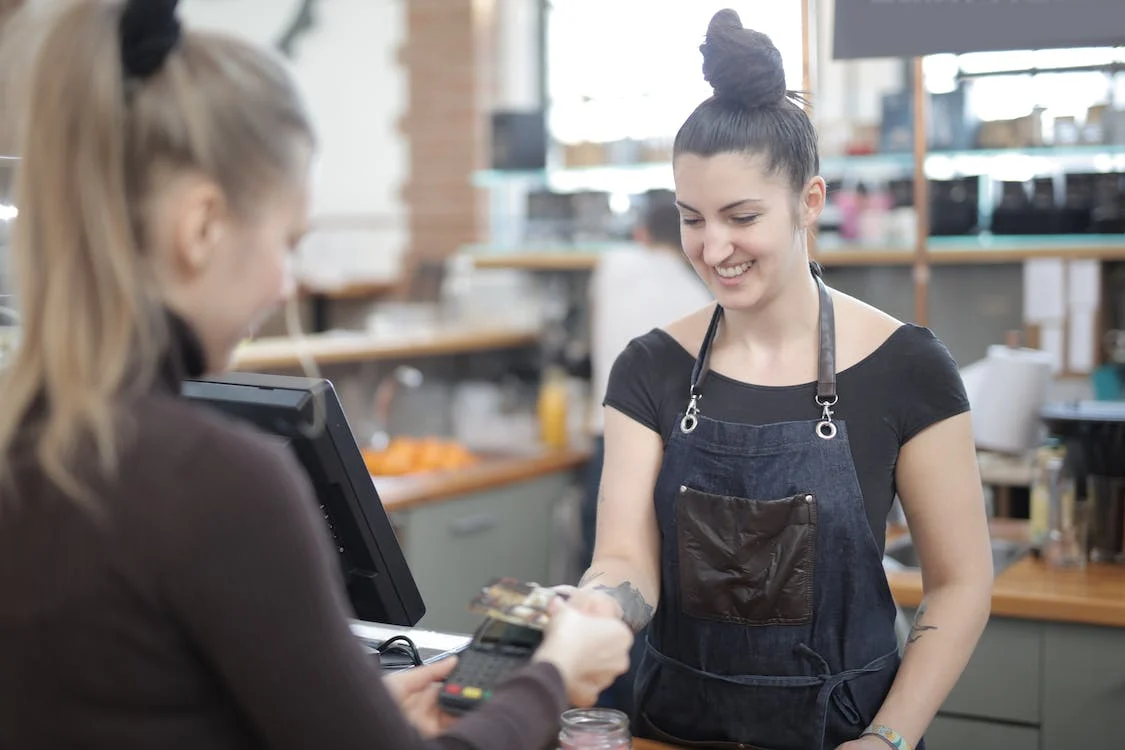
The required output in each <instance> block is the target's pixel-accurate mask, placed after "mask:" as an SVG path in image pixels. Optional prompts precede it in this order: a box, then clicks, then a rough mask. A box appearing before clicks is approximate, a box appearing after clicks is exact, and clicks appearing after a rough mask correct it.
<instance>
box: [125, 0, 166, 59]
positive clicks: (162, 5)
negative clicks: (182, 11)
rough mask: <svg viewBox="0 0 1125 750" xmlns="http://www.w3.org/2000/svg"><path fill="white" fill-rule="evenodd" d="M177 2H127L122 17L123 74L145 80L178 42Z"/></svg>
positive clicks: (136, 0)
mask: <svg viewBox="0 0 1125 750" xmlns="http://www.w3.org/2000/svg"><path fill="white" fill-rule="evenodd" d="M178 4H179V0H128V2H126V3H125V9H124V11H122V13H121V26H120V34H121V65H122V67H124V68H125V74H126V75H127V76H132V77H135V78H148V77H149V76H151V75H152V74H153V73H155V72H156V71H158V70H160V68H161V66H163V65H164V61H165V60H166V59H168V53H170V52H171V51H172V50H173V49H174V48H175V46H176V44H177V43H179V41H180V33H181V31H180V19H178V18H176V6H177V5H178Z"/></svg>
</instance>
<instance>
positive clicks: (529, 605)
mask: <svg viewBox="0 0 1125 750" xmlns="http://www.w3.org/2000/svg"><path fill="white" fill-rule="evenodd" d="M557 596H559V594H558V593H557V592H555V591H553V590H551V589H548V588H544V587H542V586H540V585H538V584H536V583H525V582H524V581H519V580H516V579H515V578H506V577H505V578H495V579H493V580H492V581H490V582H489V583H488V584H487V585H486V586H484V587H483V588H481V590H480V592H478V593H477V595H476V596H474V597H473V600H472V601H471V602H470V603H469V610H470V611H472V612H477V613H479V614H482V615H485V616H486V617H492V618H494V619H497V620H501V621H503V622H508V623H511V624H513V625H522V626H524V627H526V628H535V629H536V630H543V629H544V628H545V627H547V623H548V622H550V619H551V616H550V615H549V614H548V613H547V608H548V607H549V606H550V605H551V602H552V601H553V600H554V599H555V598H556V597H557Z"/></svg>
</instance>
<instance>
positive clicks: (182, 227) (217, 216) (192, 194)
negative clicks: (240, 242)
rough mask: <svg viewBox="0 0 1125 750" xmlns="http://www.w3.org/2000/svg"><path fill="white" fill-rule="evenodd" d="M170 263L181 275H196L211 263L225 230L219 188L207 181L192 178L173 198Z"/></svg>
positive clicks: (225, 214) (225, 217)
mask: <svg viewBox="0 0 1125 750" xmlns="http://www.w3.org/2000/svg"><path fill="white" fill-rule="evenodd" d="M173 211H174V234H173V242H172V244H173V247H172V252H173V264H174V266H175V268H176V269H177V270H178V271H179V272H180V273H181V274H183V275H185V276H187V277H189V278H191V277H195V276H198V275H200V274H202V273H203V272H204V270H205V269H206V268H207V267H208V266H209V265H211V263H212V262H213V261H214V259H215V256H216V253H217V251H218V250H219V248H220V247H221V246H222V244H223V242H224V239H225V237H226V234H227V232H228V231H229V213H228V210H227V205H226V201H225V199H224V197H223V193H222V191H221V190H220V189H219V187H218V186H217V185H215V184H214V183H213V182H211V181H210V180H193V181H192V182H191V184H189V185H186V186H184V187H183V189H182V190H181V191H179V195H178V196H177V200H176V201H175V206H174V208H173Z"/></svg>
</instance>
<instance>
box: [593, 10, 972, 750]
mask: <svg viewBox="0 0 1125 750" xmlns="http://www.w3.org/2000/svg"><path fill="white" fill-rule="evenodd" d="M701 51H702V53H703V73H704V77H705V78H706V79H707V80H708V82H709V83H710V84H711V86H712V87H713V88H714V96H712V97H711V98H709V99H707V100H706V101H704V102H703V103H701V104H700V105H699V106H698V107H697V108H696V110H695V111H694V112H693V113H692V114H691V115H690V117H688V119H687V121H686V122H685V123H684V124H683V126H682V127H681V128H680V131H679V133H678V134H677V136H676V139H675V144H674V162H673V169H674V175H675V185H676V199H677V203H678V205H679V207H680V213H681V225H682V235H683V247H684V252H685V253H686V254H687V257H688V259H689V260H690V261H691V263H692V265H693V266H694V267H695V270H696V272H697V273H698V274H699V275H700V277H701V278H702V279H703V280H704V282H706V284H707V285H708V286H709V287H710V289H711V292H712V294H713V296H714V298H715V304H713V305H709V306H708V307H706V308H704V309H702V310H700V311H698V312H696V313H695V314H692V315H689V316H687V317H686V318H684V319H682V320H680V321H679V322H676V323H673V324H671V325H669V326H667V327H666V328H664V329H655V330H653V331H651V332H650V333H647V334H645V335H643V336H640V337H639V338H637V339H634V340H633V341H632V342H631V343H630V344H629V346H628V347H627V348H626V349H625V351H624V352H623V353H622V354H621V355H620V357H619V358H618V360H617V362H616V363H615V365H614V368H613V371H612V374H611V376H610V381H609V386H608V390H607V395H606V400H605V403H606V406H607V410H606V415H605V452H606V455H605V469H604V473H603V478H602V485H601V499H600V503H599V507H598V521H597V523H598V525H597V539H596V545H595V550H594V557H593V563H592V565H591V567H590V569H589V571H588V572H587V573H586V575H585V576H584V578H583V583H582V584H581V586H582V591H580V592H579V593H577V594H575V598H574V599H572V603H573V604H575V605H576V606H578V605H581V606H583V607H586V608H589V609H592V610H597V611H607V612H609V611H612V612H616V613H617V614H619V615H622V616H623V617H624V618H625V620H626V621H627V622H629V624H630V625H632V626H633V627H634V628H635V629H639V628H641V627H642V626H644V625H645V624H646V623H648V622H649V620H650V619H651V626H650V627H649V637H648V643H647V649H646V652H645V656H644V658H643V660H642V663H641V665H640V667H639V670H638V676H637V692H636V701H637V715H636V717H635V720H636V727H637V731H638V732H639V733H640V734H641V735H644V736H648V737H653V738H656V739H664V740H667V741H670V742H675V743H680V744H684V745H687V746H690V747H714V748H721V747H754V748H768V749H769V750H811V749H812V748H817V749H819V748H824V749H825V750H832V749H833V748H837V747H846V748H848V749H849V750H859V749H860V748H871V749H872V750H878V749H879V748H883V749H884V750H885V748H886V747H887V746H888V745H890V746H892V747H895V748H910V747H911V746H920V744H921V738H922V735H923V733H924V732H925V730H926V727H927V725H928V724H929V723H930V721H931V720H932V718H933V716H934V714H935V712H936V710H937V708H938V707H939V706H940V705H941V703H942V701H943V700H944V699H945V697H946V695H947V694H948V692H949V691H950V689H951V688H952V686H953V685H954V683H955V682H956V680H957V678H958V676H959V675H960V673H961V671H962V669H963V668H964V666H965V663H966V662H967V660H968V659H969V656H970V654H971V652H972V651H973V648H974V646H975V644H976V642H977V640H978V638H979V636H980V633H981V631H982V629H983V627H984V624H985V622H986V619H987V617H988V611H989V593H990V586H991V580H992V563H991V556H990V553H989V544H988V532H987V526H986V518H985V512H984V503H983V500H982V497H981V485H980V479H979V476H978V472H977V465H976V458H975V453H974V447H973V439H972V430H971V427H970V416H969V413H968V408H969V407H968V403H967V401H966V397H965V392H964V389H963V386H962V383H961V380H960V377H959V375H958V371H957V368H956V366H955V364H954V362H953V360H952V359H951V357H950V356H949V353H948V351H947V350H946V349H945V347H944V346H943V345H942V344H941V343H940V342H939V341H938V340H937V339H936V338H935V337H934V336H933V334H932V333H930V331H928V330H927V329H925V328H921V327H918V326H915V325H910V324H903V323H901V322H899V321H897V320H894V319H893V318H891V317H890V316H888V315H886V314H884V313H882V312H880V311H879V310H876V309H873V308H871V307H869V306H867V305H865V304H863V303H862V302H860V301H858V300H856V299H853V298H852V297H849V296H847V295H845V294H842V293H840V292H838V291H835V290H832V289H829V288H828V287H827V286H826V285H825V283H824V281H823V280H822V279H821V278H820V273H819V269H818V268H817V267H815V266H813V267H812V272H811V273H810V263H809V255H808V246H807V241H806V238H807V236H808V233H809V229H810V227H812V226H813V224H814V223H815V221H816V219H817V216H818V215H819V213H820V211H821V209H822V207H823V206H824V201H825V184H824V180H823V179H821V178H820V177H819V176H818V175H817V172H818V156H817V137H816V133H815V132H814V129H813V126H812V124H811V122H810V120H809V118H808V116H807V115H806V113H805V111H804V109H803V108H802V107H801V104H800V99H799V97H798V96H797V95H795V94H793V93H791V92H787V91H786V86H785V75H784V71H783V69H782V62H781V56H780V55H779V53H778V51H777V49H776V48H775V47H774V46H773V44H772V43H771V42H770V40H769V39H768V38H767V37H766V36H764V35H763V34H760V33H758V32H755V31H751V30H748V29H744V28H743V27H742V24H741V22H740V20H739V18H738V16H737V15H736V14H735V13H734V12H733V11H729V10H728V11H721V12H720V13H718V14H716V16H715V17H714V19H713V20H712V22H711V25H710V27H709V29H708V31H707V37H706V41H705V43H704V44H703V46H702V48H701ZM896 493H897V494H898V495H899V496H900V497H901V500H902V504H903V507H904V509H905V511H906V514H907V517H908V520H909V523H910V527H911V529H912V532H913V535H914V538H915V540H916V543H917V546H918V550H919V554H920V556H921V560H922V569H923V577H924V581H925V598H924V602H923V604H922V606H921V607H920V608H919V610H918V616H917V619H916V621H915V623H914V625H913V629H912V631H911V635H910V638H909V641H910V643H909V645H907V646H906V649H905V654H904V656H903V658H902V659H901V666H900V658H899V653H898V649H897V642H896V638H895V630H894V620H895V614H896V610H895V605H894V602H893V601H892V599H891V595H890V591H889V589H888V585H887V580H886V576H885V574H884V571H883V567H882V564H881V559H882V548H883V543H884V531H885V522H886V520H885V519H886V516H887V513H888V510H889V509H890V506H891V502H892V500H893V498H894V497H895V494H896ZM654 610H655V614H654Z"/></svg>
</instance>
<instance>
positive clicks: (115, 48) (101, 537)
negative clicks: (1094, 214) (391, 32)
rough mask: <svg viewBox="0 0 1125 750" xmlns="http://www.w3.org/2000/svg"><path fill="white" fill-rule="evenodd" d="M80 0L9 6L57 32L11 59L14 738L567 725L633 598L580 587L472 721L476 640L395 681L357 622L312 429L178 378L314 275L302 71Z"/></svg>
mask: <svg viewBox="0 0 1125 750" xmlns="http://www.w3.org/2000/svg"><path fill="white" fill-rule="evenodd" d="M56 5H58V6H59V7H58V8H54V9H50V10H51V12H49V13H48V15H46V16H44V17H40V16H38V15H36V14H37V13H39V12H40V11H41V10H42V4H40V3H29V4H28V6H27V10H26V11H24V12H25V13H28V14H30V15H26V16H24V17H23V18H20V17H19V15H18V14H17V16H16V17H14V18H13V19H11V20H10V21H9V23H11V24H15V25H17V27H16V28H10V29H8V31H12V32H17V31H18V35H14V36H13V37H12V39H11V40H9V41H8V42H5V45H6V46H7V45H9V44H22V43H24V42H27V43H30V44H32V45H33V49H31V50H29V52H28V54H29V57H27V58H24V57H17V58H15V59H12V58H9V59H10V60H12V63H11V67H7V68H6V67H5V66H3V65H0V70H5V72H6V73H12V72H14V73H16V74H18V76H19V78H20V80H21V83H23V84H26V95H27V97H26V99H25V100H23V101H22V103H21V104H20V106H19V108H18V109H16V110H15V111H18V112H19V113H20V114H21V115H22V117H23V123H22V128H21V130H22V132H21V139H20V144H19V155H20V156H22V157H23V160H22V163H21V165H20V168H19V173H18V176H17V200H18V204H19V209H20V215H19V218H18V220H17V222H16V224H15V228H14V235H13V247H12V250H13V252H14V254H15V259H16V261H17V272H18V277H17V278H18V288H19V300H20V303H21V306H22V313H23V329H22V343H21V345H20V347H19V349H18V351H17V352H16V354H15V357H14V361H13V362H11V363H10V365H9V366H8V368H7V370H6V371H5V372H3V374H2V379H3V380H2V383H0V393H3V398H0V479H2V480H3V484H2V485H0V747H4V748H21V750H35V749H36V748H74V749H79V750H80V749H81V748H113V750H129V749H130V748H138V749H139V748H146V749H148V748H161V749H162V750H180V749H183V750H202V749H203V748H208V749H209V750H233V749H234V748H238V749H239V750H249V749H250V748H263V749H264V748H291V749H292V750H308V749H309V748H355V749H356V750H359V749H361V748H362V750H376V749H377V748H386V749H387V750H410V749H411V748H423V747H433V748H438V747H441V748H458V749H459V750H462V749H464V748H479V749H480V750H496V749H498V748H504V749H507V750H528V748H534V747H543V746H544V745H545V744H546V743H547V742H548V740H549V739H550V738H551V736H552V734H553V733H554V731H555V728H556V726H557V720H558V716H559V713H560V712H561V711H562V710H563V709H564V708H565V707H566V705H567V704H568V702H573V703H580V704H590V703H592V702H593V701H594V699H595V698H596V696H597V694H598V692H599V691H601V690H602V689H604V688H605V687H606V686H607V685H608V684H609V683H610V682H611V681H612V679H613V678H614V677H615V676H617V675H618V674H620V673H622V672H623V671H624V670H625V668H626V665H627V656H626V654H627V652H628V648H629V645H630V642H631V635H630V633H629V629H628V628H627V627H625V625H624V624H622V623H621V622H620V621H617V620H614V619H612V618H607V617H595V616H591V615H586V614H582V613H580V612H577V611H576V610H574V609H572V608H569V607H566V606H563V607H561V608H559V609H558V611H557V612H556V613H555V617H554V618H553V619H552V623H551V626H550V628H549V632H548V633H547V635H546V638H545V642H544V643H543V645H542V647H541V649H540V650H539V651H538V653H537V654H536V657H535V663H533V664H531V665H529V666H528V667H526V668H524V669H523V670H522V671H520V672H518V673H517V674H516V675H514V676H513V677H511V678H510V679H509V680H508V681H507V682H506V683H505V684H504V685H503V686H501V687H500V688H498V689H497V691H496V693H495V695H494V697H493V699H492V701H491V702H490V703H489V705H487V706H485V707H483V708H481V709H479V710H477V711H476V712H474V713H473V714H471V715H469V716H468V717H466V718H464V719H461V720H460V721H457V722H456V723H454V722H453V721H452V720H451V719H450V718H449V717H447V716H444V715H442V714H441V713H440V712H439V711H438V709H437V703H436V696H437V691H436V685H435V684H434V681H435V680H439V679H441V678H442V677H443V676H444V675H446V674H447V673H448V671H449V669H450V667H451V666H452V662H451V661H447V662H443V663H442V664H441V665H437V666H433V667H428V668H420V669H418V670H411V671H410V672H407V673H405V674H402V675H400V676H399V677H397V678H392V679H391V680H388V681H387V683H386V684H384V682H383V681H382V680H381V679H380V674H379V670H378V668H377V665H376V664H375V663H374V662H373V660H372V659H371V658H370V657H368V656H367V655H366V654H365V653H364V651H363V649H362V647H361V646H360V645H359V643H358V641H357V640H356V639H355V638H354V637H353V636H352V635H351V632H350V630H349V627H348V615H349V611H348V608H347V600H346V596H345V593H344V591H343V587H342V585H341V583H340V581H339V577H338V570H337V563H336V560H335V555H334V552H333V550H332V549H331V548H330V546H329V544H328V541H329V540H328V535H327V534H326V533H324V529H323V520H322V519H320V518H319V517H318V516H317V513H316V504H315V500H314V498H313V497H312V496H311V492H310V487H309V485H308V483H307V481H306V479H305V477H304V476H303V474H302V473H301V470H300V468H299V467H298V466H297V465H296V464H295V462H294V460H293V459H292V458H291V457H290V456H289V454H288V453H287V452H286V451H285V449H284V448H279V447H278V446H276V445H275V444H274V443H273V442H272V441H270V440H268V439H267V438H265V437H264V436H262V435H260V434H258V433H255V432H253V431H251V430H250V429H249V428H246V427H242V426H239V425H236V424H234V423H232V422H230V421H227V420H224V419H221V418H218V417H217V416H215V415H214V414H213V413H210V412H208V413H204V411H203V410H201V409H200V408H198V407H194V406H192V405H191V404H189V403H187V402H185V401H184V400H182V399H180V398H178V392H179V380H180V379H181V378H182V377H184V376H197V375H199V374H201V373H203V372H210V371H217V370H221V369H222V368H224V367H225V366H226V364H227V361H228V359H229V357H230V355H231V352H232V350H233V349H234V347H235V345H236V344H237V343H238V341H239V340H241V339H242V338H243V337H244V336H245V335H246V332H247V330H248V329H250V328H252V327H253V326H254V325H255V323H256V322H257V321H260V320H261V319H262V318H263V317H265V316H266V315H268V314H269V313H271V311H273V310H274V309H275V308H276V307H277V306H278V305H279V304H280V303H281V301H282V299H283V298H284V297H285V296H286V294H287V292H288V290H289V289H290V288H291V286H292V283H291V279H290V278H289V274H288V272H287V270H286V266H287V264H286V255H287V254H288V253H289V251H290V250H291V249H292V248H293V246H294V245H295V244H296V243H297V241H298V239H299V238H300V236H301V234H302V232H303V231H304V229H305V224H306V222H307V207H306V205H307V196H306V185H307V177H308V171H309V160H310V157H311V154H312V148H313V137H312V132H311V128H310V126H309V119H308V116H307V114H306V112H305V111H304V109H303V108H302V105H301V102H300V101H299V99H298V97H297V93H296V91H295V90H294V88H293V84H292V82H291V81H290V79H289V77H288V76H287V75H286V73H285V72H284V70H283V68H282V67H281V66H280V65H279V64H278V63H277V62H275V61H273V60H271V59H270V58H268V57H267V56H265V55H264V54H263V53H261V52H259V51H257V50H255V49H253V48H251V47H249V46H247V45H245V44H243V43H241V42H238V41H235V40H232V39H227V38H223V37H219V36H214V35H210V34H200V33H193V32H186V33H185V32H181V29H180V26H179V24H178V23H177V21H176V18H175V15H174V10H175V5H176V3H175V0H131V2H129V3H127V4H123V3H120V2H111V1H109V0H66V2H63V3H61V4H56ZM23 23H28V24H30V26H29V27H27V28H24V27H23ZM13 49H15V48H13ZM13 49H6V50H5V52H6V53H12V54H15V52H14V51H13ZM6 103H7V102H6ZM11 111H12V110H10V109H8V108H7V107H5V114H10V113H11ZM568 697H569V701H568ZM396 703H397V705H396ZM404 712H405V715H404ZM408 719H409V720H411V721H408ZM412 723H413V726H412ZM443 732H444V733H443ZM439 735H440V736H439ZM423 736H429V737H431V739H429V740H425V739H423Z"/></svg>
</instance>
